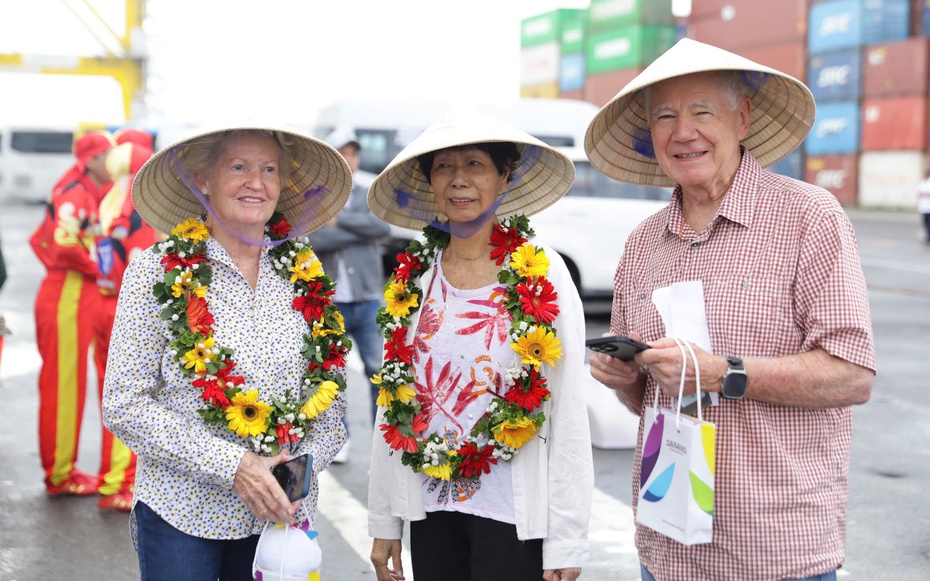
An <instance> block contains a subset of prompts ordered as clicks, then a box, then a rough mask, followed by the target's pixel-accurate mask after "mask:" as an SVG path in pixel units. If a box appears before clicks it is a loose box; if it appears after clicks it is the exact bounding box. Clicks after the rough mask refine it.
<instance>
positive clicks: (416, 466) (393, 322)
mask: <svg viewBox="0 0 930 581" xmlns="http://www.w3.org/2000/svg"><path fill="white" fill-rule="evenodd" d="M423 234H424V237H425V240H426V241H425V243H421V242H420V241H419V240H414V241H413V242H411V243H410V246H408V247H407V251H406V252H405V253H403V254H399V255H398V256H397V260H398V266H397V267H395V268H394V275H393V276H392V277H391V278H390V279H389V280H388V282H387V284H386V285H385V301H386V303H387V304H386V305H385V307H383V308H381V309H380V310H379V311H378V324H379V326H380V327H381V335H382V337H383V338H384V340H385V344H384V347H385V358H384V364H383V365H382V367H381V372H380V373H378V374H377V375H375V376H374V377H373V378H372V379H371V381H372V383H374V384H376V385H378V386H379V389H380V391H381V394H380V396H379V398H378V401H379V403H382V402H383V403H386V406H385V407H386V411H385V414H384V420H385V421H384V423H382V424H381V425H380V426H379V429H380V430H381V431H382V432H383V436H384V439H385V441H386V442H387V443H388V445H389V446H390V447H391V448H392V449H394V450H398V451H401V452H402V456H401V462H403V464H404V465H406V466H409V467H410V468H411V469H412V470H413V471H414V472H423V473H425V474H427V475H428V476H431V477H433V478H439V479H441V480H458V479H470V480H475V479H478V478H480V477H481V475H482V474H488V473H490V471H491V467H492V466H493V465H496V464H497V463H498V462H499V461H504V462H509V461H510V460H511V459H513V456H514V454H515V453H516V452H517V450H518V449H519V448H520V447H522V446H523V445H524V444H525V443H526V442H528V441H529V440H530V439H531V438H532V437H533V435H535V433H536V432H537V431H538V430H539V428H540V426H542V425H543V423H544V422H545V421H546V417H545V415H544V414H543V413H542V412H541V411H540V409H539V408H540V407H541V406H542V404H543V402H544V401H546V400H548V399H549V389H548V387H547V383H546V378H545V377H543V376H542V375H541V374H540V372H539V367H540V364H541V363H543V362H545V363H550V364H552V365H555V362H556V360H558V359H559V357H560V355H561V349H560V348H559V340H558V339H556V338H555V328H554V327H553V326H552V323H553V321H554V320H555V317H556V316H557V315H558V313H559V307H558V304H557V303H556V300H557V298H558V293H556V292H555V291H554V289H553V287H552V284H551V283H550V282H549V281H548V280H547V279H546V276H545V272H543V273H542V274H540V273H538V272H536V271H538V270H540V269H541V270H545V269H546V268H548V259H547V258H546V257H545V253H544V252H543V251H542V250H539V249H536V248H535V247H534V246H533V245H531V244H528V242H527V239H528V238H530V237H531V236H532V235H533V231H532V230H531V229H530V226H529V221H528V220H527V218H526V216H523V215H522V214H520V215H517V216H513V217H510V218H507V219H505V220H504V221H503V222H502V223H498V224H495V226H494V232H493V233H492V234H491V242H490V245H491V247H492V250H491V253H490V256H491V258H492V259H494V260H495V262H496V263H497V264H499V265H502V266H503V267H502V269H501V271H500V273H499V274H498V281H499V282H500V283H501V284H504V285H506V287H507V298H506V303H505V305H506V308H507V310H508V312H509V313H510V314H511V316H512V317H513V321H512V323H511V326H510V337H511V340H512V341H513V343H512V346H513V347H514V351H515V353H516V354H517V355H518V357H519V359H520V364H519V365H518V366H517V367H515V368H512V369H509V370H508V371H507V390H506V391H505V392H504V393H503V395H501V394H493V393H492V395H493V396H494V398H493V399H492V401H491V403H490V404H489V405H488V408H487V411H486V412H485V413H484V415H482V416H481V418H479V420H478V422H477V423H476V424H475V425H474V427H472V429H471V432H470V433H469V435H468V436H467V437H466V439H465V441H464V442H463V443H462V444H461V445H458V446H456V444H455V443H454V442H446V441H444V440H443V438H442V437H441V436H439V434H436V433H435V432H434V433H432V434H425V431H426V430H427V429H428V427H429V425H428V424H427V423H426V422H425V421H423V415H422V413H421V408H420V404H419V403H418V402H417V400H416V398H411V397H407V394H409V393H410V392H413V383H414V378H413V363H412V355H413V345H412V344H409V343H407V333H408V330H409V327H410V324H411V317H412V316H413V314H414V313H415V312H416V311H417V310H419V308H420V305H421V304H422V303H423V299H424V297H423V291H422V290H421V289H420V288H419V287H418V286H417V284H418V283H419V279H420V277H421V276H422V274H423V272H424V271H426V270H427V269H428V268H429V267H430V265H431V264H432V262H433V260H435V258H436V255H437V253H438V252H439V251H440V250H442V249H443V248H446V247H447V246H448V244H449V234H448V233H446V232H443V231H441V230H439V229H438V228H435V227H433V226H427V227H426V228H425V229H424V230H423ZM508 259H509V260H508ZM527 260H529V261H530V262H532V263H533V264H534V265H542V266H535V267H534V269H533V271H532V274H531V275H530V277H529V278H528V277H527V276H526V275H524V274H521V273H527V272H529V271H528V270H527V269H526V268H525V265H526V262H527ZM540 336H543V337H544V339H542V340H539V339H533V338H537V337H540ZM531 339H532V340H535V341H537V342H539V343H540V344H539V345H538V346H537V349H536V350H535V351H533V352H531V350H530V349H527V348H526V347H525V345H526V344H527V343H528V342H529V341H531ZM540 350H542V351H543V352H545V354H546V357H544V358H543V359H542V360H541V359H540V358H539V357H538V352H539V351H540Z"/></svg>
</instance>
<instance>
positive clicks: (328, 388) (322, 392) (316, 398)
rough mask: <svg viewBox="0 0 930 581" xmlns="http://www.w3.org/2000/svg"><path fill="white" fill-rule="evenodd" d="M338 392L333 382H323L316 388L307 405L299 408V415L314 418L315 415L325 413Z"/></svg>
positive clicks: (337, 386) (337, 387) (336, 385)
mask: <svg viewBox="0 0 930 581" xmlns="http://www.w3.org/2000/svg"><path fill="white" fill-rule="evenodd" d="M338 392H339V385H338V384H337V383H336V382H335V381H324V382H322V383H321V384H320V385H319V386H317V388H316V393H314V394H313V395H312V396H311V397H310V399H308V400H307V403H305V404H304V405H303V407H302V408H300V413H302V414H304V415H305V416H307V417H308V418H315V417H316V416H317V415H319V414H321V413H323V412H325V411H326V410H327V408H329V406H330V405H332V403H333V400H334V399H335V398H336V394H337V393H338Z"/></svg>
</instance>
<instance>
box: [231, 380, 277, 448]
mask: <svg viewBox="0 0 930 581" xmlns="http://www.w3.org/2000/svg"><path fill="white" fill-rule="evenodd" d="M270 415H271V406H270V405H268V404H266V403H265V402H263V401H259V399H258V390H257V389H252V390H249V391H248V392H247V393H242V392H239V393H237V394H236V395H234V396H233V398H232V401H231V403H230V404H229V407H228V408H226V420H227V421H228V422H229V429H230V430H232V431H234V432H236V434H238V435H239V436H241V437H243V438H245V437H248V436H252V437H254V436H257V435H259V434H261V433H262V432H264V431H265V429H266V428H267V427H268V417H269V416H270Z"/></svg>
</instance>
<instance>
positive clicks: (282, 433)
mask: <svg viewBox="0 0 930 581" xmlns="http://www.w3.org/2000/svg"><path fill="white" fill-rule="evenodd" d="M293 427H294V426H293V425H291V424H290V423H287V424H282V425H280V426H275V428H274V433H275V435H276V436H277V437H278V444H280V445H284V444H289V443H291V442H297V441H299V440H300V438H299V437H298V436H297V434H296V433H295V434H292V433H290V431H291V428H293Z"/></svg>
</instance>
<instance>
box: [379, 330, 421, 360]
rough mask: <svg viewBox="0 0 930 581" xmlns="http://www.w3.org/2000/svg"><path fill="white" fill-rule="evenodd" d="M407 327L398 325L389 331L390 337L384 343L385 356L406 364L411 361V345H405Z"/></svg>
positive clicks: (412, 350)
mask: <svg viewBox="0 0 930 581" xmlns="http://www.w3.org/2000/svg"><path fill="white" fill-rule="evenodd" d="M406 339H407V328H406V327H398V328H396V329H394V330H393V331H391V339H390V340H389V341H386V342H385V343H384V350H385V355H384V356H385V358H386V359H396V360H398V361H403V362H404V363H406V364H407V365H410V364H412V363H413V352H414V349H413V345H405V344H404V341H405V340H406Z"/></svg>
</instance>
